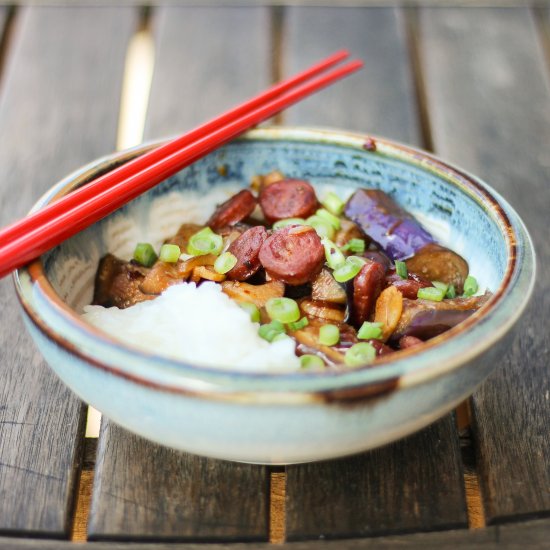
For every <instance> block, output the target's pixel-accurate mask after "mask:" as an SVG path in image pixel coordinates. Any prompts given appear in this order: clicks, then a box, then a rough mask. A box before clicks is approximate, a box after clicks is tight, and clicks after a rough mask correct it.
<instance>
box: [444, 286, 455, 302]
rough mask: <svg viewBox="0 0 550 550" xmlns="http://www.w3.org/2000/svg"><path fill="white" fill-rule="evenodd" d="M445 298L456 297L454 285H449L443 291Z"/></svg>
mask: <svg viewBox="0 0 550 550" xmlns="http://www.w3.org/2000/svg"><path fill="white" fill-rule="evenodd" d="M445 298H451V299H452V298H456V288H455V285H449V288H448V289H447V292H446V293H445Z"/></svg>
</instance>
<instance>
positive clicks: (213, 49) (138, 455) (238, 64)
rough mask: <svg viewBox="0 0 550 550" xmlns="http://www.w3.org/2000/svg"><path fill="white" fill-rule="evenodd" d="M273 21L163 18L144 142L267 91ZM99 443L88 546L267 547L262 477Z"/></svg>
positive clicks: (183, 14) (226, 16)
mask: <svg viewBox="0 0 550 550" xmlns="http://www.w3.org/2000/svg"><path fill="white" fill-rule="evenodd" d="M268 15H269V11H268V10H266V9H244V10H240V9H222V8H215V9H195V8H193V9H173V8H166V9H159V10H158V12H157V14H156V16H155V24H154V31H155V35H156V39H157V64H156V66H155V75H154V82H153V86H152V91H151V98H150V108H149V113H148V123H147V137H158V136H161V135H168V134H170V133H175V132H181V131H183V130H185V129H188V128H189V127H190V126H192V125H194V124H196V123H198V122H199V121H202V120H206V119H207V118H209V117H212V116H214V115H215V114H217V113H218V112H221V111H222V110H223V109H225V108H227V107H228V106H230V105H231V104H233V103H236V102H238V101H240V100H242V99H243V98H246V97H248V96H250V95H252V94H253V93H255V92H256V91H257V90H259V89H260V88H263V87H265V86H266V85H267V83H268V82H269V46H270V43H269V29H270V22H269V17H268ZM100 439H101V440H100V445H99V449H98V464H97V470H96V472H97V475H96V483H95V487H94V495H93V505H92V513H91V518H90V526H89V531H88V532H89V536H90V537H92V538H94V539H101V538H117V537H118V538H121V537H122V538H132V539H136V538H144V537H147V538H149V539H163V538H170V539H202V540H213V539H215V540H249V539H256V540H262V539H263V540H267V538H268V531H269V527H268V510H269V506H268V498H269V472H268V470H267V469H266V468H263V467H259V466H249V465H238V464H232V463H228V462H223V461H216V460H209V459H205V458H200V457H196V456H191V455H187V454H183V453H178V452H175V451H172V450H169V449H166V448H162V447H159V446H157V445H154V444H152V443H149V442H146V441H144V440H142V439H139V438H137V437H135V436H133V435H131V434H129V433H127V432H125V431H123V430H122V429H120V428H118V427H116V426H114V425H112V424H110V423H108V422H105V425H104V426H103V429H102V433H101V438H100ZM159 465H160V467H159Z"/></svg>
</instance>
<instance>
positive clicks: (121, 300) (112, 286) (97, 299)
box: [92, 254, 154, 309]
mask: <svg viewBox="0 0 550 550" xmlns="http://www.w3.org/2000/svg"><path fill="white" fill-rule="evenodd" d="M148 272H149V269H148V268H146V267H143V266H141V265H139V264H135V263H133V262H125V261H124V260H121V259H119V258H117V257H116V256H113V255H112V254H106V255H105V256H104V257H103V258H102V259H101V261H100V262H99V267H98V269H97V273H96V278H95V285H94V297H93V301H92V304H94V305H97V306H103V307H113V306H114V307H118V308H119V309H125V308H127V307H130V306H133V305H134V304H137V303H138V302H143V301H145V300H152V299H153V298H154V296H149V295H147V294H145V293H144V292H142V291H141V288H140V287H141V283H142V281H143V280H144V279H145V276H146V275H147V274H148Z"/></svg>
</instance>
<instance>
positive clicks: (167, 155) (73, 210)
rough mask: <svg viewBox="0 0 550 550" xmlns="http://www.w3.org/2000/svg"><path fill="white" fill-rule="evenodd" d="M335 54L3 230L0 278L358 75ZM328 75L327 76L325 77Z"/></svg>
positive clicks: (341, 54) (356, 64) (342, 54)
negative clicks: (256, 128)
mask: <svg viewBox="0 0 550 550" xmlns="http://www.w3.org/2000/svg"><path fill="white" fill-rule="evenodd" d="M348 56H349V53H348V52H347V51H345V50H343V51H339V52H336V53H334V54H332V55H331V56H329V57H327V58H326V59H323V60H322V61H320V62H318V63H316V64H315V65H312V66H311V67H309V68H308V69H306V70H305V71H303V72H301V73H299V74H297V75H295V76H293V77H291V78H289V79H288V80H284V81H281V82H279V83H278V84H275V85H274V86H272V87H271V88H268V89H267V90H265V91H264V92H262V93H260V94H259V95H257V96H254V97H253V98H252V99H250V100H248V101H246V102H245V103H243V104H241V105H238V106H237V107H235V108H233V109H231V110H230V111H227V112H226V113H223V114H222V115H220V116H218V117H217V118H214V119H212V120H210V121H209V122H207V123H205V124H203V125H201V126H198V127H197V128H195V129H194V130H191V131H190V132H188V133H186V134H184V135H182V136H180V137H178V138H176V139H174V140H173V141H170V142H168V143H166V144H164V145H161V146H160V147H157V148H155V149H153V150H152V151H149V152H148V153H145V154H143V155H141V156H139V157H137V158H135V159H133V160H131V161H129V162H127V163H126V164H124V165H122V166H120V167H118V168H116V169H114V170H112V171H111V172H108V173H107V174H105V175H103V176H101V177H99V178H97V179H95V180H93V181H92V182H90V183H88V184H87V185H85V186H83V187H81V188H79V189H76V190H75V191H73V192H71V193H69V194H68V195H66V196H65V197H62V198H61V199H59V200H57V201H55V202H53V203H51V204H49V205H47V206H46V207H44V208H42V209H41V210H38V211H37V212H35V213H33V214H30V215H29V216H27V217H26V218H23V219H22V220H19V221H17V222H15V223H13V224H12V225H9V226H7V227H5V228H4V229H3V230H1V231H0V278H2V277H4V276H5V275H7V274H8V273H10V272H11V271H12V270H14V269H17V268H18V267H21V266H23V265H25V264H26V263H28V262H30V261H31V260H33V259H35V258H37V257H39V256H40V255H41V254H43V253H44V252H46V251H47V250H49V249H50V248H53V247H54V246H56V245H58V244H60V243H61V242H62V241H64V240H65V239H68V238H69V237H71V236H72V235H74V234H75V233H77V232H79V231H82V230H83V229H85V228H86V227H88V226H89V225H92V224H93V223H95V222H97V221H99V220H100V219H102V218H104V217H105V216H107V215H108V214H110V213H111V212H113V211H115V210H116V209H117V208H120V207H121V206H123V205H124V204H126V203H127V202H129V201H131V200H132V199H134V198H136V197H137V196H138V195H140V194H142V193H144V192H145V191H147V190H148V189H151V188H152V187H154V186H155V185H157V184H158V183H160V182H161V181H163V180H165V179H166V178H168V177H170V176H171V175H173V174H175V173H176V172H178V171H179V170H181V169H182V168H185V167H186V166H189V165H190V164H192V163H193V162H195V161H196V160H198V159H199V158H201V157H203V156H205V155H207V154H208V153H210V152H211V151H213V150H214V149H216V148H217V147H219V146H220V145H222V144H224V143H226V142H228V141H230V140H231V139H233V138H234V137H236V136H238V135H239V134H241V133H243V132H244V131H246V130H248V129H250V128H251V127H253V126H255V125H257V124H259V123H260V122H262V121H264V120H266V119H268V118H270V117H272V116H273V115H275V114H277V113H278V112H280V111H282V110H283V109H285V108H286V107H289V106H290V105H292V104H294V103H296V102H297V101H299V100H301V99H303V98H305V97H307V96H309V95H311V94H312V93H314V92H316V91H318V90H321V89H322V88H325V87H326V86H328V85H329V84H332V83H334V82H336V81H337V80H340V79H341V78H343V77H345V76H347V75H349V74H351V73H353V72H355V71H357V70H359V69H360V68H361V67H362V66H363V63H362V62H361V61H350V62H347V63H345V64H344V65H342V66H340V67H338V68H335V69H333V70H331V71H330V72H326V71H327V70H328V69H331V68H332V67H334V66H335V65H337V64H338V63H340V62H341V61H343V60H344V59H346V58H347V57H348ZM323 73H324V74H323Z"/></svg>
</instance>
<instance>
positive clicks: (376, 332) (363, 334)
mask: <svg viewBox="0 0 550 550" xmlns="http://www.w3.org/2000/svg"><path fill="white" fill-rule="evenodd" d="M381 337H382V323H369V322H368V321H365V322H364V323H363V324H362V325H361V328H360V329H359V331H358V332H357V338H360V339H361V340H371V339H374V340H378V339H379V338H381Z"/></svg>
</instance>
